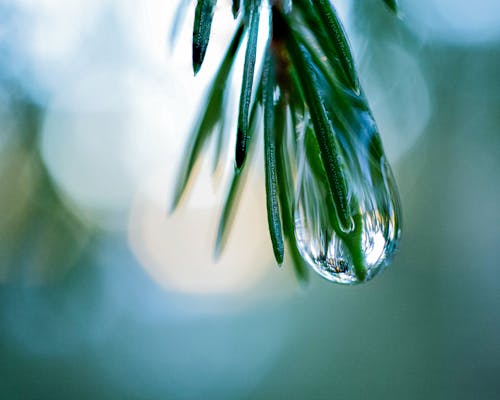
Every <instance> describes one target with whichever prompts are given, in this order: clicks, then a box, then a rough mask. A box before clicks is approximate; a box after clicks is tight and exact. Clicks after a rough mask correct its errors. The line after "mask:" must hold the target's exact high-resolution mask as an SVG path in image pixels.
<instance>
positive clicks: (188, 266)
mask: <svg viewBox="0 0 500 400" xmlns="http://www.w3.org/2000/svg"><path fill="white" fill-rule="evenodd" d="M205 169H206V168H205ZM204 178H205V179H209V178H208V177H204ZM249 178H250V179H248V180H247V182H246V187H245V190H244V192H243V193H242V196H241V199H240V203H239V207H238V213H237V215H236V218H235V219H234V221H233V224H232V230H231V234H230V236H229V239H228V243H227V246H226V248H225V251H224V252H223V254H222V255H221V257H220V260H218V261H215V260H214V243H215V236H216V229H217V223H218V219H219V215H220V212H221V207H220V205H222V203H223V199H222V198H221V197H220V196H219V198H218V202H217V203H218V205H219V206H213V207H209V208H207V207H205V208H193V207H191V206H190V201H189V200H188V202H187V204H186V205H185V206H181V207H180V209H179V210H177V211H176V212H175V213H174V214H173V215H172V216H170V217H168V218H167V216H166V214H165V205H164V202H163V200H164V199H165V193H161V192H162V191H160V190H159V188H161V187H162V186H161V182H162V175H159V176H156V177H153V178H152V179H150V180H149V181H148V182H147V183H146V185H145V187H144V190H143V191H142V192H141V193H139V194H138V195H137V197H136V199H135V202H134V207H133V209H132V213H131V219H130V225H129V242H130V246H131V248H132V250H133V252H134V254H135V255H136V256H137V258H138V259H139V261H140V263H141V264H142V265H143V266H144V267H145V268H146V270H147V271H148V273H149V274H150V275H151V276H152V277H153V278H154V279H155V280H156V281H157V282H159V283H160V284H161V285H163V286H164V287H166V288H168V289H171V290H172V289H173V290H177V291H181V292H185V293H193V294H216V293H217V294H221V293H235V292H241V291H245V290H248V289H250V288H252V287H254V286H255V285H256V284H257V283H258V282H260V281H261V280H262V279H263V278H264V277H265V276H266V274H268V273H270V272H271V271H272V270H273V269H274V268H275V262H274V260H273V258H272V251H271V248H270V245H269V234H268V232H267V223H266V221H267V219H266V214H265V212H266V211H265V194H264V187H263V184H262V182H261V179H260V177H255V176H254V177H252V176H249ZM205 179H204V180H205ZM200 181H201V180H200ZM197 186H198V185H197V184H195V185H194V190H198V194H197V195H198V196H201V197H202V196H212V194H213V193H211V191H210V190H207V189H208V188H205V190H203V189H202V188H199V187H197ZM190 198H192V199H195V197H194V196H192V197H190Z"/></svg>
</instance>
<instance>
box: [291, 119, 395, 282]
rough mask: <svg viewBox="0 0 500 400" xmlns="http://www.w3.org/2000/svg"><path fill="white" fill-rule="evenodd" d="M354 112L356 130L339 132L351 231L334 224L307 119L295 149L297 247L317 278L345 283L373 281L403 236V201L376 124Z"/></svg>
mask: <svg viewBox="0 0 500 400" xmlns="http://www.w3.org/2000/svg"><path fill="white" fill-rule="evenodd" d="M356 111H357V112H356V113H355V114H352V115H350V117H351V119H350V123H351V125H350V127H351V128H352V129H350V130H349V131H347V130H345V129H343V130H340V129H339V130H338V133H337V140H338V143H339V147H340V149H341V154H340V158H341V159H342V163H343V167H344V168H343V169H344V174H345V178H346V183H347V190H348V198H349V207H350V212H351V216H352V218H353V221H354V225H355V226H354V229H353V230H352V231H351V232H348V233H345V232H343V231H342V230H341V229H340V228H339V227H338V224H337V222H336V214H335V209H334V205H333V201H332V200H331V195H330V192H329V187H328V183H327V179H326V175H325V171H324V168H323V165H322V163H321V159H320V156H319V147H318V143H317V141H316V138H315V135H314V132H313V130H312V126H309V125H310V124H309V123H307V121H306V122H305V125H306V126H307V127H306V129H304V130H303V134H302V135H301V136H299V138H298V148H297V164H298V171H297V176H296V185H297V186H296V198H295V234H296V239H297V244H298V248H299V250H300V253H301V255H302V257H303V258H304V259H305V260H306V261H307V263H308V264H309V265H310V266H311V267H312V268H313V269H314V270H315V271H316V272H317V273H318V274H320V275H321V276H323V277H324V278H326V279H328V280H330V281H333V282H337V283H342V284H355V283H360V282H364V281H367V280H370V279H371V278H373V277H374V276H375V275H377V274H378V273H379V272H380V271H381V270H383V269H384V268H385V267H386V266H387V265H388V263H389V262H390V260H391V258H392V255H393V254H394V252H395V250H396V247H397V244H398V241H399V237H400V232H401V231H400V218H401V217H400V207H399V197H398V193H397V190H396V186H395V181H394V178H393V175H392V172H391V169H390V166H389V164H388V162H387V160H386V157H385V155H384V153H383V150H382V145H381V142H380V138H379V136H378V132H377V130H376V126H375V123H374V121H373V118H372V116H371V115H370V113H369V112H367V111H366V112H365V111H363V110H356ZM302 123H304V122H302Z"/></svg>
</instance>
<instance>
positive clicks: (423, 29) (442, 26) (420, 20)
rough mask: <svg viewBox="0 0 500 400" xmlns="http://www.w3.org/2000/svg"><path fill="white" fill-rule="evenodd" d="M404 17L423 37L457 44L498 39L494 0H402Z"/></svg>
mask: <svg viewBox="0 0 500 400" xmlns="http://www.w3.org/2000/svg"><path fill="white" fill-rule="evenodd" d="M402 3H403V4H402V9H403V12H404V14H405V16H406V19H405V20H407V21H408V23H409V24H410V26H411V27H412V29H413V30H414V32H415V34H417V35H418V36H420V37H421V38H423V39H425V40H432V41H441V42H447V43H454V44H457V45H464V44H475V43H485V42H493V41H498V40H500V1H498V0H480V1H471V0H418V1H415V0H406V1H404V2H402Z"/></svg>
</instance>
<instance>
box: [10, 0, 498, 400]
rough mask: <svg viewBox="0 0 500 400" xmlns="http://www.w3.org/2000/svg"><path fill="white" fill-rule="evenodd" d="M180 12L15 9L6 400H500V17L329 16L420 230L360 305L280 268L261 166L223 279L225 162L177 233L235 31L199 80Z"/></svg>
mask: <svg viewBox="0 0 500 400" xmlns="http://www.w3.org/2000/svg"><path fill="white" fill-rule="evenodd" d="M177 3H178V1H174V0H145V1H141V2H139V1H132V0H119V1H118V0H99V1H98V0H86V1H83V0H71V1H62V0H36V1H35V0H0V207H1V213H0V398H1V399H8V400H10V399H13V400H14V399H68V398H73V399H80V398H81V399H88V398H92V399H117V398H120V399H158V398H162V399H211V398H214V399H276V398H290V399H331V398H340V399H343V398H349V399H365V398H370V399H401V398H404V399H424V398H425V399H429V398H432V399H434V398H436V399H438V398H439V399H443V398H449V399H471V398H474V399H493V398H500V381H499V379H498V377H499V376H500V340H499V339H500V313H499V310H500V262H499V257H498V246H499V244H500V206H499V204H500V185H499V180H498V177H499V176H500V134H499V130H500V74H499V71H500V2H498V1H497V0H481V1H479V2H471V1H468V0H420V1H412V0H405V1H403V0H401V18H400V19H396V18H394V16H392V15H391V14H390V13H389V12H388V11H387V10H386V8H385V7H384V6H383V4H382V2H381V1H380V0H364V1H357V0H352V1H348V0H343V1H340V0H338V1H336V2H335V4H337V5H338V7H339V10H340V12H341V14H342V16H343V18H344V20H345V22H346V27H347V30H348V32H349V34H350V39H351V42H352V44H353V46H354V49H355V54H356V60H357V64H358V67H359V68H360V73H361V79H362V81H363V85H364V87H365V89H366V92H367V94H368V97H369V99H370V103H371V105H372V107H373V109H374V113H375V116H376V118H377V121H378V123H379V127H380V130H381V135H382V139H383V141H384V144H385V148H386V150H387V153H388V157H389V159H390V160H391V161H392V165H393V168H394V172H395V174H396V178H397V181H398V184H399V189H400V193H401V198H402V204H403V208H404V231H403V240H402V243H401V246H400V251H399V253H398V254H397V256H396V257H395V260H394V263H393V265H392V266H391V267H390V268H388V270H387V271H385V272H384V273H383V274H381V275H380V276H379V277H377V278H376V279H374V280H373V281H372V282H370V283H368V284H365V285H361V286H357V287H342V286H337V285H334V284H331V283H329V282H327V281H325V280H323V279H321V278H319V277H317V276H316V275H313V274H311V275H310V279H309V282H308V283H307V284H305V285H304V284H301V283H300V282H298V281H297V280H296V278H295V276H294V273H293V269H292V267H291V266H290V265H288V264H287V263H285V265H284V266H283V268H281V269H279V268H278V267H277V266H276V265H275V263H274V261H273V256H272V250H271V246H270V243H269V239H268V233H267V230H266V229H267V228H266V223H267V222H266V217H265V202H264V184H263V172H262V165H261V164H262V163H261V157H260V156H259V155H257V157H255V159H254V166H255V168H254V170H253V172H252V173H251V174H250V176H249V179H248V181H247V185H246V189H245V191H244V193H243V196H242V199H241V203H240V207H239V212H238V215H237V217H236V219H235V221H234V224H233V229H232V232H231V236H230V239H229V242H228V244H227V248H226V251H225V252H224V254H223V256H222V257H221V259H220V260H219V262H217V263H216V262H215V261H214V257H213V244H214V240H215V229H216V225H217V220H218V217H219V214H220V211H221V207H222V199H223V197H224V194H225V184H226V181H225V178H224V175H222V176H217V177H216V178H212V177H211V175H210V171H211V164H210V163H211V157H210V155H207V157H206V160H207V161H206V163H207V165H205V164H203V165H202V166H201V168H200V169H199V173H198V175H197V178H196V180H195V183H194V185H193V187H192V189H191V190H190V193H189V197H188V199H187V201H186V202H185V203H184V204H183V205H182V207H181V208H180V209H179V210H178V211H177V212H175V213H174V214H173V215H170V216H169V215H168V204H169V201H170V199H171V196H172V183H173V179H174V177H175V174H176V172H177V167H178V165H179V162H180V159H181V157H182V150H183V147H184V144H185V142H186V139H187V137H188V135H189V131H190V129H191V127H192V126H193V123H194V121H195V119H196V115H197V110H198V108H199V106H200V104H201V102H202V100H203V96H204V93H205V91H206V88H207V85H208V84H209V82H210V78H211V76H212V74H213V71H214V70H215V68H216V67H217V65H218V62H219V60H220V57H221V54H222V52H223V51H224V48H225V46H226V45H227V43H228V38H229V37H230V36H231V33H232V31H233V29H234V26H235V24H234V22H233V21H232V17H231V14H230V7H229V1H223V0H220V1H219V2H218V6H217V7H218V12H217V13H216V17H215V21H214V29H213V33H214V38H213V40H212V42H211V44H210V47H209V51H208V54H207V59H206V64H205V65H204V67H203V69H202V71H201V72H200V73H199V75H198V76H197V77H196V79H194V78H193V76H192V70H191V65H190V57H191V50H190V48H191V47H190V44H189V40H190V34H191V29H192V20H193V5H192V4H191V5H189V6H188V7H187V10H186V11H187V14H186V19H185V22H184V24H181V25H180V27H181V29H180V31H179V37H178V40H177V42H176V44H175V45H174V46H171V45H169V44H168V37H169V35H170V32H171V29H172V26H173V24H174V22H175V18H176V17H175V10H176V7H177ZM191 3H192V2H191ZM261 32H262V34H263V35H264V34H265V30H262V31H261ZM239 68H241V66H240V67H239ZM235 79H236V80H238V79H239V73H238V71H237V73H236V74H235ZM235 103H237V102H235ZM231 107H232V108H231ZM231 107H230V109H229V110H228V115H232V114H231V113H232V111H231V110H233V109H234V107H235V104H233V105H232V106H231ZM233 122H234V121H233ZM231 162H232V161H231V160H230V157H229V155H228V163H227V166H226V170H228V169H229V168H230V167H231V165H232V164H231Z"/></svg>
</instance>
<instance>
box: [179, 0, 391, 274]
mask: <svg viewBox="0 0 500 400" xmlns="http://www.w3.org/2000/svg"><path fill="white" fill-rule="evenodd" d="M269 3H270V12H271V19H270V37H269V40H268V43H267V46H266V48H265V57H264V59H265V62H264V67H263V73H262V76H260V77H259V79H257V80H256V82H257V84H255V83H254V81H255V79H254V78H255V76H254V75H255V69H256V65H255V64H256V58H257V37H258V29H259V21H260V9H261V7H263V6H264V3H261V0H247V1H242V2H241V4H240V1H236V0H235V1H233V3H232V11H233V15H234V17H235V18H239V20H240V23H239V26H238V29H237V32H236V35H235V37H234V38H233V41H232V42H231V45H230V47H229V50H228V52H227V54H226V56H225V58H224V60H223V62H222V64H221V66H220V68H219V70H218V73H217V75H216V77H215V79H214V83H213V85H212V87H211V90H210V92H209V96H208V100H207V103H206V105H205V108H204V112H203V113H202V118H201V122H200V123H199V124H198V127H197V129H195V131H194V132H193V135H192V138H191V140H190V142H189V147H188V150H187V154H186V158H185V160H186V161H185V163H184V165H183V167H182V168H181V173H180V175H179V180H178V184H177V188H176V191H175V196H174V202H173V208H175V207H176V206H177V204H178V203H179V200H180V198H181V196H182V194H183V192H184V191H185V189H186V185H187V182H188V180H189V177H190V175H191V173H192V170H193V167H194V165H195V162H196V160H197V159H198V157H199V155H200V153H201V151H202V149H203V148H204V147H205V146H206V143H207V142H208V139H209V138H210V137H211V136H212V134H213V132H214V130H215V128H216V127H217V126H219V127H222V128H221V129H219V139H218V140H217V146H216V160H218V159H219V157H220V153H221V147H222V145H223V141H224V140H223V138H225V135H223V129H224V124H223V121H224V119H225V118H224V117H225V115H224V113H225V108H226V107H225V105H226V98H227V95H228V94H227V84H226V82H227V81H228V79H229V76H230V73H231V69H232V66H233V64H234V60H235V58H236V56H237V53H238V49H239V47H240V44H241V42H242V41H243V36H244V34H246V35H247V37H248V40H247V45H246V49H245V60H244V68H243V76H242V86H241V93H240V104H239V114H238V126H237V132H236V149H235V150H236V151H235V167H234V173H233V178H232V180H231V183H230V186H229V189H228V195H227V198H226V202H225V206H224V208H223V213H222V217H221V221H220V224H219V229H218V233H217V242H216V251H217V253H219V252H220V251H222V249H223V246H224V243H225V240H226V238H227V235H228V230H229V226H230V222H231V219H232V216H233V215H234V212H235V209H236V204H237V200H238V197H239V193H240V191H241V187H242V184H243V182H244V178H245V168H244V167H245V160H246V158H247V153H248V152H249V150H250V149H251V143H252V142H253V141H254V140H252V138H253V136H254V135H255V133H256V132H255V131H256V129H257V125H258V123H257V120H258V119H259V118H261V116H262V117H263V121H264V124H263V127H264V129H263V131H264V162H265V175H266V179H265V182H266V199H267V200H266V203H267V214H268V225H269V232H270V237H271V242H272V245H273V250H274V255H275V258H276V261H277V262H278V264H281V263H282V262H283V258H284V247H285V246H284V244H285V241H286V243H287V248H288V251H289V253H290V256H291V259H292V262H293V263H294V265H295V268H296V272H297V276H299V278H306V276H307V275H306V270H305V263H304V259H303V256H302V255H301V253H300V250H299V244H298V239H297V236H296V227H295V212H296V201H297V200H296V197H297V196H296V193H295V191H296V185H297V179H298V178H297V164H298V161H297V160H298V158H300V157H301V156H300V152H301V151H304V152H305V156H306V160H307V163H308V165H309V166H310V168H311V170H312V171H313V176H314V179H316V180H317V182H318V184H319V185H321V187H325V188H327V189H326V191H325V192H324V193H325V198H324V202H325V207H326V208H327V210H329V211H328V220H329V221H330V223H331V225H332V226H333V227H334V230H335V232H336V235H337V236H338V237H339V238H341V239H342V240H343V241H344V244H345V246H346V247H347V248H348V251H349V253H350V259H351V261H352V263H353V264H354V267H353V269H354V272H355V275H356V277H357V279H358V280H359V281H363V280H365V277H366V275H367V269H366V266H365V263H364V255H363V254H362V251H363V250H362V219H361V215H360V211H359V210H360V205H359V203H360V202H361V201H362V200H364V199H363V198H358V197H357V196H359V193H358V192H357V191H356V190H353V189H352V187H351V186H352V185H354V183H355V182H356V181H358V182H359V181H361V180H362V179H363V176H362V175H363V172H362V171H361V169H363V168H364V167H363V165H364V163H365V161H366V162H368V165H369V170H370V171H372V172H373V173H372V178H373V179H374V180H375V181H377V180H379V178H377V177H382V174H383V172H382V171H381V167H380V166H381V165H382V164H383V163H382V162H381V160H382V158H383V150H382V147H381V143H380V139H379V137H378V132H377V130H376V125H375V122H374V120H373V117H372V116H371V113H370V110H369V107H368V104H367V102H366V99H365V97H364V95H363V92H362V89H361V87H360V84H359V79H358V76H357V72H356V68H355V63H354V60H353V57H352V53H351V50H350V46H349V43H348V40H347V37H346V34H345V31H344V29H343V27H342V24H341V22H340V20H339V18H338V15H337V12H336V10H335V8H334V7H333V5H332V4H331V2H330V1H329V0H317V1H316V0H315V1H312V0H292V1H291V2H283V1H270V2H269ZM385 3H386V4H387V6H389V7H390V8H391V9H392V10H393V11H394V12H397V3H396V1H394V0H385ZM214 5H215V1H203V0H199V1H198V4H197V8H196V15H195V23H194V30H193V66H194V70H195V72H197V71H198V70H199V68H200V67H201V65H202V63H203V58H204V55H205V52H206V50H207V46H208V42H209V36H210V27H211V23H212V18H213V10H214ZM254 86H256V88H257V90H256V94H255V95H254V96H253V92H254ZM262 109H263V112H261V111H262ZM249 110H251V112H250V116H249ZM301 137H304V139H300V138H301ZM300 140H302V141H303V142H304V148H303V149H302V148H299V147H298V145H297V143H298V141H300ZM367 143H368V144H367ZM217 162H218V161H216V163H217ZM370 179H371V178H370ZM315 201H321V200H320V199H315Z"/></svg>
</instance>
